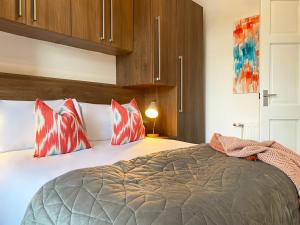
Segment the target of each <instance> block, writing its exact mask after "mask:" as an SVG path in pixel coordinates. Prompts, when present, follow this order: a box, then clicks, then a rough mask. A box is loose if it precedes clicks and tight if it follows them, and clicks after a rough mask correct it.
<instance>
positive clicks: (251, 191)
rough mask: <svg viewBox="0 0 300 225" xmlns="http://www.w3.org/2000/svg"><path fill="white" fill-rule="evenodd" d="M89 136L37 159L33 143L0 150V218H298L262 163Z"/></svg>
mask: <svg viewBox="0 0 300 225" xmlns="http://www.w3.org/2000/svg"><path fill="white" fill-rule="evenodd" d="M0 81H1V82H0V89H1V92H0V99H13V100H27V101H29V100H31V101H32V100H35V98H36V97H39V98H42V99H47V100H51V99H61V98H65V96H69V97H72V98H76V99H78V100H79V101H83V102H90V103H97V104H109V102H110V101H111V98H112V97H114V98H117V99H118V100H120V101H121V102H123V103H126V102H128V101H130V99H131V98H133V97H137V99H138V100H139V101H140V102H142V103H143V99H144V95H143V92H141V91H140V90H135V89H124V88H121V87H116V86H111V85H102V84H93V83H87V82H77V81H76V82H75V81H63V82H62V81H61V80H56V79H50V78H35V77H29V78H28V77H26V76H21V75H14V76H11V75H5V74H0ZM29 82H30V84H31V85H28V84H29ZM41 87H42V88H41ZM45 87H46V88H45ZM22 132H23V131H21V134H22ZM91 144H92V146H93V148H92V149H90V150H82V151H79V152H74V153H70V154H65V155H57V156H50V157H45V158H39V159H37V158H33V152H34V149H33V148H30V149H27V150H21V151H10V152H5V153H0V171H1V173H0V200H1V207H0V225H19V224H22V225H33V224H34V225H37V224H38V225H50V224H51V225H67V224H72V225H104V224H105V225H106V224H107V225H108V224H113V225H125V224H127V225H150V224H152V225H183V224H185V225H202V224H204V225H240V224H245V225H277V224H278V225H279V224H280V225H285V224H286V225H300V212H299V204H298V201H297V197H298V195H297V191H296V188H295V186H294V184H293V183H292V182H291V180H290V179H289V178H288V177H287V176H286V175H285V174H284V173H283V172H281V171H280V170H278V169H276V168H275V167H272V166H270V165H267V164H265V163H262V162H250V161H246V160H244V159H238V158H232V157H226V156H225V155H223V154H221V153H218V152H216V151H215V150H213V149H212V148H210V147H209V146H208V145H194V144H190V143H185V142H179V141H175V140H168V139H156V138H154V139H150V138H146V139H144V140H141V141H138V142H134V143H130V144H126V145H122V146H112V145H111V143H110V141H109V140H107V141H97V142H92V143H91Z"/></svg>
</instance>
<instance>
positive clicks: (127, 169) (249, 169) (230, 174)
mask: <svg viewBox="0 0 300 225" xmlns="http://www.w3.org/2000/svg"><path fill="white" fill-rule="evenodd" d="M22 224H23V225H28V224H38V225H54V224H55V225H69V224H70V225H71V224H72V225H108V224H114V225H183V224H186V225H202V224H203V225H208V224H209V225H250V224H251V225H254V224H255V225H299V224H300V212H299V205H298V201H297V192H296V188H295V187H294V185H293V183H292V182H291V181H290V179H289V178H288V177H287V176H286V175H285V174H283V173H282V172H281V171H279V170H278V169H276V168H274V167H272V166H270V165H267V164H265V163H262V162H250V161H246V160H244V159H238V158H231V157H226V156H224V155H222V154H220V153H217V152H216V151H214V150H212V149H211V148H210V147H209V146H208V145H200V146H196V147H191V148H186V149H178V150H172V151H165V152H160V153H155V154H152V155H148V156H145V157H140V158H136V159H133V160H130V161H122V162H119V163H116V164H114V165H112V166H102V167H96V168H88V169H81V170H76V171H72V172H69V173H67V174H65V175H62V176H60V177H58V178H56V179H54V180H52V181H50V182H48V183H47V184H46V185H44V186H43V187H42V188H41V189H40V190H39V191H38V192H37V194H36V195H35V196H34V197H33V199H32V201H31V203H30V205H29V206H28V209H27V212H26V213H25V217H24V219H23V222H22Z"/></svg>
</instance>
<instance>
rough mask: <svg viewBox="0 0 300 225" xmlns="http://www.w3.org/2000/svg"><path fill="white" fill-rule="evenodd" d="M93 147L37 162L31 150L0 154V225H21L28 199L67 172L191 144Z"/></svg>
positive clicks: (102, 143)
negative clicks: (43, 186) (47, 183)
mask: <svg viewBox="0 0 300 225" xmlns="http://www.w3.org/2000/svg"><path fill="white" fill-rule="evenodd" d="M93 146H94V147H93V149H91V150H84V151H80V152H75V153H72V154H66V155H58V156H51V157H46V158H40V159H37V158H33V156H32V155H33V150H32V149H31V150H23V151H16V152H7V153H2V154H0V225H20V223H21V220H22V218H23V216H24V213H25V211H26V208H27V206H28V204H29V202H30V200H31V198H32V197H33V196H34V194H35V193H36V192H37V191H38V190H39V188H40V187H41V186H42V185H43V184H45V183H46V182H48V181H50V180H52V179H54V178H55V177H57V176H60V175H62V174H64V173H66V172H69V171H72V170H75V169H80V168H87V167H95V166H101V165H110V164H113V163H115V162H118V161H120V160H129V159H133V158H136V157H138V156H143V155H147V154H151V153H154V152H159V151H165V150H171V149H176V148H182V147H189V146H192V144H189V143H185V142H179V141H174V140H166V139H151V138H146V139H144V140H142V141H138V142H134V143H130V144H127V145H123V146H111V145H110V141H99V142H95V143H93Z"/></svg>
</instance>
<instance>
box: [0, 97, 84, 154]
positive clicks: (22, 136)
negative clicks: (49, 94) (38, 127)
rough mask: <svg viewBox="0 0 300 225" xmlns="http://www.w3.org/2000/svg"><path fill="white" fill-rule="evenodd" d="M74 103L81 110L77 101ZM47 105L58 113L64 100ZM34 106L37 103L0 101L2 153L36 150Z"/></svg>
mask: <svg viewBox="0 0 300 225" xmlns="http://www.w3.org/2000/svg"><path fill="white" fill-rule="evenodd" d="M73 102H74V105H75V107H76V109H77V110H79V107H78V103H77V101H76V100H74V99H73ZM45 103H46V104H47V105H49V106H50V107H51V108H53V109H54V110H55V111H58V110H59V109H60V107H61V105H62V104H64V100H54V101H45ZM34 105H35V101H5V100H0V153H1V152H8V151H16V150H24V149H29V148H34V142H35V127H34V126H35V123H34V114H33V112H34ZM79 114H80V113H79ZM80 117H82V116H81V115H80Z"/></svg>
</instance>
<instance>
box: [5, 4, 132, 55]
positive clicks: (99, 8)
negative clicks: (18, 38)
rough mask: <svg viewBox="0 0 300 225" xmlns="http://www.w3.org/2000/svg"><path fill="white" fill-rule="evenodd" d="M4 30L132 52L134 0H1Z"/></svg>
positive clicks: (100, 49) (93, 48)
mask: <svg viewBox="0 0 300 225" xmlns="http://www.w3.org/2000/svg"><path fill="white" fill-rule="evenodd" d="M0 30H1V31H5V32H9V33H13V34H17V35H22V36H26V37H30V38H36V39H40V40H45V41H51V42H55V43H59V44H64V45H68V46H73V47H77V48H82V49H87V50H91V51H98V52H103V53H106V54H111V55H119V54H128V53H130V52H131V51H132V49H133V0H0Z"/></svg>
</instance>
